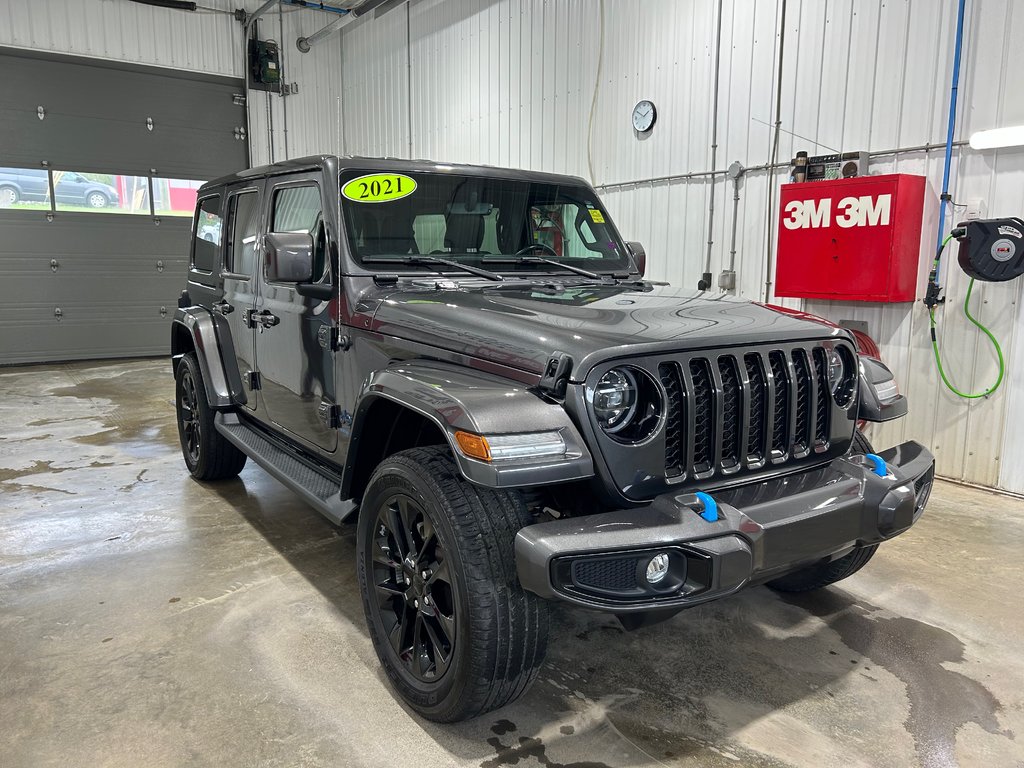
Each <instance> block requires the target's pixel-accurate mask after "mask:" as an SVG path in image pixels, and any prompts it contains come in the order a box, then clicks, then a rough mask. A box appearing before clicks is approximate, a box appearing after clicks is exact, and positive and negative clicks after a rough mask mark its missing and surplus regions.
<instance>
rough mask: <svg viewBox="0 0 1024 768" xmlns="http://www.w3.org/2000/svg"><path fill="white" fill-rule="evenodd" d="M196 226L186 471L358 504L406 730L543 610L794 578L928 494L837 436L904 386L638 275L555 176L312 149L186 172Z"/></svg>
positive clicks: (667, 606) (860, 442) (507, 654)
mask: <svg viewBox="0 0 1024 768" xmlns="http://www.w3.org/2000/svg"><path fill="white" fill-rule="evenodd" d="M193 233H194V236H193V239H192V246H191V247H192V253H191V258H190V269H189V274H188V284H187V286H186V288H185V290H184V291H183V292H182V294H181V299H180V301H179V308H178V310H177V311H176V312H175V315H174V322H173V326H172V331H171V347H172V352H173V359H174V375H175V379H176V400H177V417H178V427H179V431H180V435H181V447H182V452H183V454H184V458H185V463H186V465H187V466H188V469H189V471H190V472H191V473H192V475H193V476H194V477H195V478H197V479H199V480H207V481H209V480H219V479H224V478H230V477H233V476H235V475H237V474H238V472H239V471H240V470H241V469H242V467H243V465H244V464H245V462H246V459H247V458H249V457H251V458H252V459H253V460H254V461H255V462H256V463H257V464H259V465H260V466H261V467H263V469H265V470H266V471H267V472H269V473H271V474H272V475H273V476H274V477H276V478H277V479H278V480H280V481H281V482H282V483H284V484H285V485H287V486H288V487H290V488H291V489H293V490H294V491H295V492H296V493H297V494H299V495H300V496H301V497H302V498H303V499H305V500H306V501H307V502H308V503H309V504H310V505H311V506H312V507H314V508H316V509H317V510H318V511H320V512H321V513H323V514H324V515H326V516H327V517H328V518H329V519H330V520H332V521H333V522H335V523H337V524H342V523H348V522H353V521H354V522H355V524H356V531H357V541H358V545H357V569H358V580H359V585H360V589H361V590H362V600H363V605H364V608H365V612H366V620H367V623H368V625H369V631H370V636H371V638H372V640H373V644H374V647H375V649H376V651H377V654H378V655H379V657H380V661H381V664H382V665H383V667H384V670H385V671H386V673H387V675H388V678H389V679H390V680H391V682H392V683H393V684H394V687H395V689H396V690H397V691H398V693H399V694H400V695H401V696H402V698H403V699H404V700H405V701H407V702H408V704H409V706H411V707H412V708H413V709H414V710H416V711H417V712H419V713H421V714H422V715H423V716H424V717H427V718H429V719H431V720H438V721H454V720H460V719H464V718H468V717H472V716H474V715H478V714H481V713H483V712H486V711H488V710H491V709H494V708H496V707H500V706H502V705H504V704H506V703H508V702H510V701H512V700H514V699H515V698H516V697H518V696H520V695H521V694H522V693H523V692H524V691H525V690H526V689H527V687H528V686H529V685H530V683H531V682H532V680H533V679H534V678H535V677H536V675H537V672H538V669H539V667H540V665H541V663H542V660H543V657H544V652H545V646H546V642H547V632H548V610H549V601H552V600H561V601H565V602H567V603H571V604H573V605H577V606H583V607H586V608H591V609H595V610H599V611H608V612H611V613H613V614H615V615H617V616H618V617H619V618H620V619H621V621H622V622H623V624H624V625H625V626H627V627H628V628H632V627H636V626H639V625H642V624H644V623H649V622H652V621H657V620H660V619H663V618H666V617H668V616H671V615H673V614H674V613H676V612H678V611H680V610H682V609H684V608H687V607H690V606H693V605H697V604H700V603H704V602H707V601H709V600H716V599H718V598H721V597H725V596H728V595H731V594H733V593H735V592H736V591H737V590H739V589H742V588H744V587H746V586H750V585H752V584H759V583H765V582H767V583H768V585H769V586H771V587H774V588H775V589H780V590H789V591H799V590H809V589H816V588H819V587H823V586H825V585H827V584H831V583H833V582H835V581H838V580H839V579H843V578H846V577H847V576H849V575H851V574H852V573H854V572H856V571H857V570H858V569H860V568H861V567H862V566H863V565H864V564H865V563H866V562H867V561H868V560H869V559H870V558H871V556H872V555H873V554H874V552H875V549H876V548H877V547H878V544H879V542H882V541H884V540H886V539H889V538H891V537H893V536H895V535H897V534H899V533H902V532H903V531H905V530H907V529H908V528H909V527H910V526H911V525H913V523H914V522H915V521H916V520H917V518H918V517H919V516H920V514H921V512H922V510H923V508H924V505H925V503H926V501H927V498H928V494H929V492H930V489H931V485H932V478H933V473H934V461H933V458H932V456H931V454H929V452H928V451H927V450H925V449H924V448H923V447H922V446H921V445H919V444H917V443H913V442H908V443H904V444H902V445H900V446H897V447H895V448H890V449H889V450H886V451H881V452H879V453H878V454H875V453H873V451H872V449H871V447H870V446H869V445H868V443H867V441H866V440H865V438H864V436H863V435H862V434H861V432H860V431H859V427H860V426H862V423H863V422H867V421H875V422H877V421H884V420H887V419H892V418H897V417H899V416H902V415H903V414H905V413H906V407H907V406H906V401H905V399H904V398H903V396H902V395H900V394H899V393H898V391H897V389H896V385H895V382H894V381H893V380H892V374H891V373H890V372H889V370H888V369H887V368H886V367H885V366H884V365H883V364H882V363H881V362H879V361H878V360H877V359H873V358H870V357H868V356H866V355H863V354H859V351H858V345H857V341H856V339H855V337H854V335H852V334H851V333H849V332H848V331H846V330H843V329H841V328H838V327H836V326H834V325H831V324H829V323H827V322H825V321H823V320H820V319H817V318H814V317H812V316H809V315H803V314H801V313H794V312H791V311H785V310H782V309H780V308H777V307H771V306H766V305H763V304H756V303H750V302H747V301H740V300H736V299H733V298H730V297H728V296H722V295H711V294H707V293H699V292H693V291H684V290H678V289H672V288H669V287H667V286H665V285H664V284H658V283H653V282H650V281H646V280H644V268H645V254H644V251H643V249H642V248H641V247H640V246H639V244H637V243H630V242H625V241H623V240H622V238H621V237H620V236H619V233H618V231H617V230H616V229H615V226H614V224H613V223H612V220H611V217H610V216H609V215H608V212H607V211H606V210H605V208H604V206H603V205H602V204H601V201H600V199H599V198H598V196H597V194H596V193H595V192H594V190H593V188H592V187H591V186H590V185H588V184H587V183H586V182H585V181H583V180H582V179H578V178H574V177H568V176H556V175H551V174H545V173H532V172H524V171H513V170H502V169H497V168H487V167H470V166H459V165H442V164H434V163H427V162H418V161H417V162H407V161H400V160H389V159H364V158H340V157H312V158H307V159H303V160H291V161H288V162H285V163H278V164H276V165H271V166H267V167H263V168H254V169H252V170H248V171H243V172H241V173H238V174H236V175H233V176H228V177H225V178H221V179H217V180H215V181H212V182H210V183H208V184H206V185H205V186H203V188H202V189H201V190H200V191H199V198H198V202H197V207H196V216H195V221H194V224H193ZM675 257H676V258H679V256H678V255H675Z"/></svg>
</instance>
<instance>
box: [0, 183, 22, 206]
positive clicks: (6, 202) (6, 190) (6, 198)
mask: <svg viewBox="0 0 1024 768" xmlns="http://www.w3.org/2000/svg"><path fill="white" fill-rule="evenodd" d="M20 199H21V196H20V195H19V194H18V190H17V189H15V188H14V187H0V208H10V207H11V206H12V205H14V204H15V203H17V202H18V200H20Z"/></svg>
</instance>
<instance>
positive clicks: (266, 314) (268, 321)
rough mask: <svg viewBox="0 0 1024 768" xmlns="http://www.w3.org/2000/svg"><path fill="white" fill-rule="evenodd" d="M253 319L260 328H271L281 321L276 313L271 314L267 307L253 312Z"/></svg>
mask: <svg viewBox="0 0 1024 768" xmlns="http://www.w3.org/2000/svg"><path fill="white" fill-rule="evenodd" d="M253 319H254V320H255V321H256V322H257V323H259V324H260V330H263V329H264V328H273V327H274V326H275V325H277V324H278V323H280V322H281V318H280V317H278V316H277V315H273V314H271V313H270V310H268V309H264V310H263V311H261V312H257V313H255V314H254V315H253Z"/></svg>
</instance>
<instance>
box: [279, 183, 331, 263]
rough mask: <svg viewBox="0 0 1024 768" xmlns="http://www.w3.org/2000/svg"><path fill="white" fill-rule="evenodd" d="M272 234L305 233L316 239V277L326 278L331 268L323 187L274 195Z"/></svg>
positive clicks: (291, 190)
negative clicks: (323, 203) (321, 191)
mask: <svg viewBox="0 0 1024 768" xmlns="http://www.w3.org/2000/svg"><path fill="white" fill-rule="evenodd" d="M270 231H271V232H304V233H306V234H309V235H312V236H313V276H314V280H319V279H320V278H321V277H323V274H324V270H325V269H326V268H327V232H326V229H325V228H324V217H323V205H322V203H321V202H320V187H318V186H316V185H315V184H308V185H305V186H301V187H285V188H283V189H278V190H276V191H275V192H274V206H273V212H272V213H271V216H270Z"/></svg>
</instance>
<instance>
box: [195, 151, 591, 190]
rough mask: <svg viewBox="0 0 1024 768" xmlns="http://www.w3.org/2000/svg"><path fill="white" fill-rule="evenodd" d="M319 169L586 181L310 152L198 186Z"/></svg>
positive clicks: (481, 167)
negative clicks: (311, 153)
mask: <svg viewBox="0 0 1024 768" xmlns="http://www.w3.org/2000/svg"><path fill="white" fill-rule="evenodd" d="M313 170H320V171H323V172H325V173H331V174H333V173H337V172H341V171H345V170H365V171H385V172H392V173H401V172H403V171H412V172H420V173H453V174H461V175H467V176H481V177H488V178H503V179H516V180H521V181H537V182H545V183H549V184H565V183H567V182H571V183H573V184H574V185H575V184H583V185H586V186H589V182H588V181H586V180H585V179H582V178H580V177H579V176H569V175H564V174H558V173H544V172H541V171H525V170H521V169H517V168H499V167H496V166H492V165H465V164H462V163H440V162H435V161H433V160H402V159H400V158H397V157H357V156H352V155H345V156H339V155H311V156H309V157H299V158H294V159H292V160H282V161H281V162H278V163H273V164H271V165H259V166H256V167H255V168H249V169H246V170H243V171H239V172H238V173H232V174H228V175H227V176H221V177H219V178H216V179H212V180H211V181H208V182H206V183H205V184H204V185H203V186H202V187H201V189H203V190H205V189H207V188H212V187H220V186H224V185H227V184H232V183H234V182H238V181H246V180H251V179H258V178H263V177H266V176H279V175H281V174H287V173H297V172H300V171H313Z"/></svg>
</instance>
